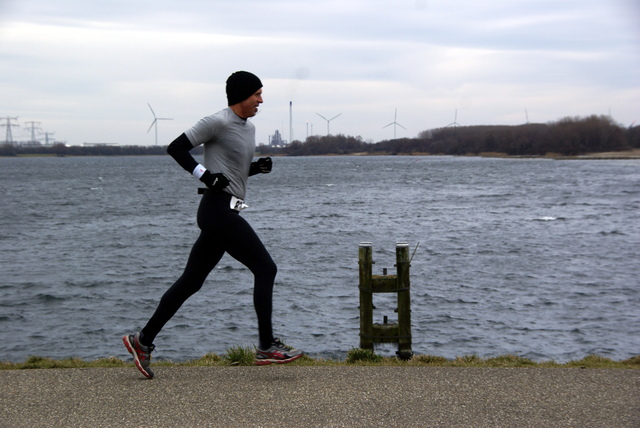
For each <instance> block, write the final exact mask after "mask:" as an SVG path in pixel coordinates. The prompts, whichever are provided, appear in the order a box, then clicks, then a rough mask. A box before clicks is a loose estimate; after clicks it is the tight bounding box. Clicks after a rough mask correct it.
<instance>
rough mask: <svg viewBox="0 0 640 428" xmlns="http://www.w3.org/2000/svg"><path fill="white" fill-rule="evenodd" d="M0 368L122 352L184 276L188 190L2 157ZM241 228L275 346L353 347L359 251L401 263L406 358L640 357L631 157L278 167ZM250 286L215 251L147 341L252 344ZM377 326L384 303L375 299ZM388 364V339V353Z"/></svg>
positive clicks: (157, 162)
mask: <svg viewBox="0 0 640 428" xmlns="http://www.w3.org/2000/svg"><path fill="white" fill-rule="evenodd" d="M0 183H1V184H2V190H3V196H2V204H1V205H0V269H1V270H0V360H2V361H22V360H24V359H25V358H26V357H27V356H29V355H41V356H51V357H55V358H62V357H69V356H76V357H81V358H84V359H95V358H100V357H105V356H111V355H115V356H118V357H121V358H126V357H127V356H128V354H127V353H126V351H125V349H124V347H123V346H121V342H120V336H121V335H122V334H124V333H127V332H132V331H134V330H137V329H139V328H141V327H142V326H143V325H144V323H145V322H146V320H147V319H148V317H149V316H150V315H151V313H152V312H153V310H154V309H155V306H156V304H157V302H158V299H159V298H160V296H161V295H162V293H163V292H164V291H165V290H166V288H167V287H169V286H170V285H171V284H172V283H173V281H174V280H175V279H176V278H177V277H178V276H179V275H180V273H181V271H182V269H183V267H184V263H185V262H186V258H187V255H188V252H189V250H190V247H191V244H192V243H193V241H194V240H195V239H196V237H197V234H198V230H197V228H196V225H195V212H196V209H197V205H198V202H199V196H198V195H197V194H196V190H195V189H196V188H197V187H198V183H197V181H196V180H195V179H193V178H192V177H190V176H189V175H188V174H187V173H185V172H184V171H183V170H181V169H180V167H179V166H178V165H177V164H175V163H174V161H173V160H172V159H171V158H169V157H168V156H165V157H118V158H107V157H96V158H31V159H25V158H17V159H8V158H2V159H0ZM247 202H248V204H249V205H250V208H249V209H248V210H245V211H243V214H242V215H243V216H245V217H246V218H247V219H248V220H249V222H250V223H252V225H253V226H254V228H255V229H256V230H257V231H258V233H259V234H260V235H261V237H262V238H263V241H265V244H266V245H267V247H268V248H269V250H270V251H271V253H272V256H273V258H274V260H275V261H276V263H277V264H278V267H279V273H278V278H277V281H276V289H275V302H274V306H275V315H274V327H275V331H276V333H277V334H279V335H281V336H282V337H284V338H285V340H286V341H287V342H289V343H291V344H292V345H295V346H296V347H300V348H302V349H304V350H305V351H307V353H309V354H311V355H312V356H320V357H326V358H344V356H345V355H346V353H347V351H348V350H349V349H351V348H353V347H358V345H359V338H358V333H359V318H358V316H359V312H358V289H357V283H358V245H359V243H360V242H363V241H371V242H373V250H374V260H375V261H376V264H375V265H374V269H375V270H376V271H375V272H374V273H377V274H380V273H382V268H384V267H387V268H389V273H394V267H393V265H394V260H395V244H396V242H400V241H407V242H409V244H410V246H411V247H412V248H411V251H413V249H414V248H415V246H416V245H417V243H418V242H419V243H420V246H419V248H418V249H417V251H416V253H415V257H414V259H413V262H412V265H411V285H412V291H411V293H412V301H411V304H412V333H413V350H414V352H416V353H424V354H434V355H441V356H445V357H448V358H453V357H455V356H457V355H469V354H477V355H478V356H481V357H490V356H497V355H502V354H507V353H513V354H518V355H521V356H524V357H528V358H532V359H534V360H546V359H554V360H556V361H567V360H570V359H578V358H582V357H584V356H586V355H588V354H591V353H596V354H599V355H602V356H606V357H610V358H614V359H624V358H628V357H631V356H633V355H638V354H640V292H639V291H640V280H639V279H638V277H639V275H638V273H639V270H640V269H639V266H640V263H639V262H640V257H639V255H640V162H639V161H637V160H636V161H633V160H631V161H622V160H599V161H587V160H582V161H551V160H543V159H482V158H453V157H313V158H276V159H275V160H274V170H273V173H272V174H269V175H262V176H256V177H252V179H251V185H250V189H249V192H248V198H247ZM251 284H252V277H251V274H250V273H249V272H248V271H247V270H246V269H244V267H243V266H242V265H240V264H238V263H237V262H235V261H234V260H233V259H231V258H229V257H227V256H225V258H223V260H222V262H221V263H220V264H219V266H218V267H217V268H216V270H215V271H214V272H213V273H212V275H211V276H210V277H209V279H208V281H207V283H206V284H205V286H204V287H203V289H202V290H201V291H200V292H199V293H198V294H196V295H195V296H194V297H193V298H192V299H190V300H189V301H188V302H187V303H186V304H185V305H184V306H183V308H182V309H181V310H180V311H179V312H178V314H177V315H176V316H175V317H174V318H173V320H172V321H170V322H169V324H168V325H167V326H166V328H165V329H164V330H163V332H161V334H160V335H159V336H158V338H157V339H156V346H157V352H156V354H155V355H156V357H157V358H164V359H172V360H186V359H191V358H198V357H200V356H202V355H204V354H205V353H207V352H215V353H224V352H225V351H226V350H227V349H228V348H229V347H231V346H236V345H242V346H250V345H252V344H254V343H256V341H257V329H256V328H255V314H254V311H253V307H252V303H251V302H252V300H251ZM374 303H375V304H376V307H377V309H376V311H375V312H374V317H375V320H376V322H381V321H382V318H383V316H384V315H388V316H389V319H390V322H393V321H394V317H395V314H394V311H393V309H394V307H395V298H394V297H392V296H390V295H384V296H375V298H374ZM381 352H382V353H383V354H393V352H394V347H393V346H391V345H386V346H385V347H383V348H381Z"/></svg>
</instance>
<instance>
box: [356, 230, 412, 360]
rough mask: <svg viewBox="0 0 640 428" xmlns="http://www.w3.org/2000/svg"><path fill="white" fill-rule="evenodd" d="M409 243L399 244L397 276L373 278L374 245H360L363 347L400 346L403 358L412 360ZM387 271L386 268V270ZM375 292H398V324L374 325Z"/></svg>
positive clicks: (376, 276) (361, 333) (399, 352)
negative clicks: (377, 344) (372, 246)
mask: <svg viewBox="0 0 640 428" xmlns="http://www.w3.org/2000/svg"><path fill="white" fill-rule="evenodd" d="M409 262H410V259H409V244H406V243H398V244H397V245H396V269H397V275H386V272H384V273H385V274H384V275H372V265H373V261H372V248H371V243H370V242H363V243H361V244H360V252H359V265H360V284H359V289H360V348H362V349H370V350H373V344H374V343H397V344H398V352H397V355H398V357H399V358H402V359H408V358H411V355H412V351H411V294H410V281H409ZM385 271H386V269H385ZM373 293H397V296H398V309H397V311H398V323H397V324H388V323H387V317H386V316H385V317H384V323H383V324H374V323H373Z"/></svg>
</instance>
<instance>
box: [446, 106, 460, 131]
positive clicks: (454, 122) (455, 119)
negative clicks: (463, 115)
mask: <svg viewBox="0 0 640 428" xmlns="http://www.w3.org/2000/svg"><path fill="white" fill-rule="evenodd" d="M457 121H458V109H456V115H455V116H454V119H453V123H450V124H448V125H447V126H446V128H448V127H450V126H453V127H454V128H455V127H456V126H460V124H459V123H458V122H457Z"/></svg>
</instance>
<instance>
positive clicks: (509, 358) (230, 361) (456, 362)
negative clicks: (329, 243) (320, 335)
mask: <svg viewBox="0 0 640 428" xmlns="http://www.w3.org/2000/svg"><path fill="white" fill-rule="evenodd" d="M254 356H255V351H254V350H253V349H252V348H243V347H232V348H230V349H228V350H227V353H226V354H223V355H217V354H207V355H205V356H203V357H201V358H199V359H196V360H190V361H185V362H171V361H154V362H153V365H154V366H156V367H196V366H212V367H215V366H250V365H254ZM291 364H292V365H296V366H306V367H313V366H316V367H337V366H373V367H376V366H387V367H389V366H395V367H538V368H584V369H595V368H597V369H640V355H639V356H636V357H633V358H629V359H627V360H623V361H614V360H611V359H609V358H604V357H600V356H597V355H589V356H587V357H585V358H583V359H581V360H575V361H568V362H566V363H557V362H555V361H544V362H535V361H532V360H529V359H527V358H522V357H518V356H516V355H501V356H498V357H492V358H486V359H483V358H480V357H478V356H476V355H467V356H463V357H456V358H455V359H447V358H444V357H438V356H433V355H414V356H413V358H411V359H410V360H407V361H402V360H399V359H397V358H394V357H382V356H380V355H377V354H375V353H373V352H371V351H368V350H363V349H352V350H351V351H349V353H348V354H347V358H346V360H345V361H337V360H324V359H314V358H310V357H308V356H303V357H302V358H300V359H299V360H297V361H295V362H293V363H291ZM129 366H133V364H132V363H131V361H123V360H121V359H119V358H116V357H109V358H101V359H97V360H93V361H84V360H82V359H79V358H67V359H63V360H54V359H51V358H44V357H37V356H33V357H29V358H27V359H26V360H25V361H24V362H23V363H9V362H3V363H0V369H1V370H24V369H51V368H106V367H129Z"/></svg>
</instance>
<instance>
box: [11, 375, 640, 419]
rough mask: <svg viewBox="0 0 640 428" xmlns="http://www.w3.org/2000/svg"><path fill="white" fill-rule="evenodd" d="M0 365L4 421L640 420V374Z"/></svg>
mask: <svg viewBox="0 0 640 428" xmlns="http://www.w3.org/2000/svg"><path fill="white" fill-rule="evenodd" d="M154 370H155V372H156V377H155V379H152V380H149V379H146V378H144V377H142V376H141V375H140V374H139V372H138V371H137V370H136V369H135V368H98V369H95V368H92V369H40V370H2V371H0V385H1V387H0V427H12V428H19V427H286V426H298V427H383V426H384V427H519V428H521V427H616V428H623V427H634V428H638V427H640V370H625V369H606V370H605V369H579V368H571V369H566V368H557V369H541V368H438V367H360V366H354V367H343V366H341V367H298V366H275V365H274V366H266V367H158V368H156V369H154Z"/></svg>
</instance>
